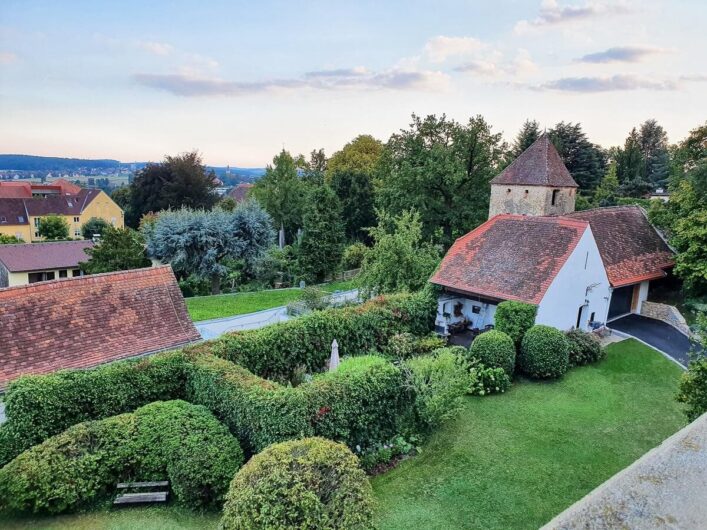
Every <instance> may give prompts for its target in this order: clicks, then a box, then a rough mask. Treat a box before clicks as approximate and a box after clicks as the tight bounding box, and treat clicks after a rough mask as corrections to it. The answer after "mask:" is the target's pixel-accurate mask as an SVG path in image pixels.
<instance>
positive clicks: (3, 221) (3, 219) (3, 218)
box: [0, 215, 7, 223]
mask: <svg viewBox="0 0 707 530" xmlns="http://www.w3.org/2000/svg"><path fill="white" fill-rule="evenodd" d="M0 223H7V217H5V216H4V215H3V216H2V217H0Z"/></svg>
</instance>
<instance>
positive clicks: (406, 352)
mask: <svg viewBox="0 0 707 530" xmlns="http://www.w3.org/2000/svg"><path fill="white" fill-rule="evenodd" d="M416 343H417V339H416V338H415V335H413V334H412V333H396V334H395V335H393V336H392V337H390V338H389V339H388V344H386V346H385V349H384V350H383V351H384V353H385V354H386V355H388V356H389V357H392V358H393V359H408V358H409V357H412V356H413V354H414V353H415V344H416Z"/></svg>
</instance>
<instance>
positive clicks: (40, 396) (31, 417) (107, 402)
mask: <svg viewBox="0 0 707 530" xmlns="http://www.w3.org/2000/svg"><path fill="white" fill-rule="evenodd" d="M183 387H184V360H183V357H182V354H181V353H180V352H168V353H162V354H158V355H154V356H152V357H149V358H142V359H135V360H128V361H120V362H116V363H111V364H107V365H104V366H100V367H97V368H94V369H91V370H68V371H61V372H56V373H53V374H49V375H30V376H23V377H20V378H19V379H16V380H15V381H13V382H12V383H10V385H9V386H8V389H7V394H6V395H5V405H6V414H7V420H8V421H7V423H5V424H3V425H2V426H0V441H2V440H9V441H10V443H9V444H4V443H3V444H0V466H2V465H3V464H5V463H7V462H9V461H10V460H11V459H12V458H14V457H15V456H17V455H18V454H19V453H21V452H22V451H24V450H25V449H29V448H30V447H32V446H33V445H35V444H37V443H39V442H41V441H43V440H46V439H47V438H48V437H50V436H53V435H55V434H58V433H60V432H62V431H64V430H65V429H67V428H68V427H70V426H71V425H76V424H77V423H80V422H82V421H87V420H97V419H101V418H107V417H109V416H115V415H117V414H121V413H123V412H132V411H133V410H135V409H136V408H138V407H140V406H142V405H145V404H147V403H150V402H152V401H158V400H168V399H174V398H178V397H182V394H183Z"/></svg>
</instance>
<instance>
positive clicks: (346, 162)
mask: <svg viewBox="0 0 707 530" xmlns="http://www.w3.org/2000/svg"><path fill="white" fill-rule="evenodd" d="M382 152H383V144H382V143H381V142H380V140H376V139H375V138H373V136H371V135H369V134H362V135H360V136H357V137H356V138H354V139H353V140H352V141H350V142H349V143H347V144H346V145H345V146H344V147H343V148H342V149H341V150H340V151H337V152H335V153H334V154H333V155H332V157H331V158H330V159H329V163H328V164H327V170H326V175H327V180H329V181H331V179H332V178H333V176H334V174H336V173H338V172H347V173H362V174H364V175H368V176H373V174H374V173H375V170H376V166H377V164H378V160H379V159H380V156H381V154H382Z"/></svg>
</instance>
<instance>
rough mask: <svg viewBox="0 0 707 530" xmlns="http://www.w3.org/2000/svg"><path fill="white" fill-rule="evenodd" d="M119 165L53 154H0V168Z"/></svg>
mask: <svg viewBox="0 0 707 530" xmlns="http://www.w3.org/2000/svg"><path fill="white" fill-rule="evenodd" d="M113 167H120V162H119V161H118V160H85V159H81V158H59V157H55V156H35V155H0V170H9V169H11V170H15V171H77V170H79V169H83V168H97V169H107V168H113Z"/></svg>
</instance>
